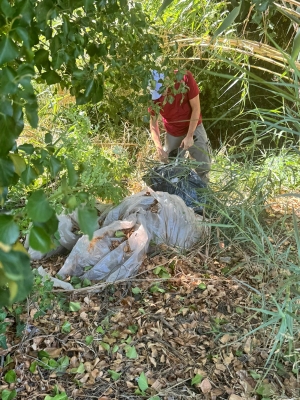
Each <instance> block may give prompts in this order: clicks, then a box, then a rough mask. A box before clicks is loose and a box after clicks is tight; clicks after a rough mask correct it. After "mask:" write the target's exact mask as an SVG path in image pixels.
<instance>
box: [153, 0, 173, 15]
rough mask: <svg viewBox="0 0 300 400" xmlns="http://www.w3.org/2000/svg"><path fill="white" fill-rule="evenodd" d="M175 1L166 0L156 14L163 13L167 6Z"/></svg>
mask: <svg viewBox="0 0 300 400" xmlns="http://www.w3.org/2000/svg"><path fill="white" fill-rule="evenodd" d="M172 2H173V0H164V1H163V3H162V5H161V6H160V7H159V9H158V11H157V14H156V16H159V15H161V14H162V13H163V12H164V11H165V9H166V8H167V7H169V5H170V4H171V3H172Z"/></svg>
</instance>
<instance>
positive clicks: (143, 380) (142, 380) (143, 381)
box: [138, 372, 149, 392]
mask: <svg viewBox="0 0 300 400" xmlns="http://www.w3.org/2000/svg"><path fill="white" fill-rule="evenodd" d="M138 385H139V388H140V390H141V391H142V392H144V391H145V390H147V389H148V387H149V386H148V380H147V377H146V375H145V373H144V372H142V373H141V375H140V376H139V379H138Z"/></svg>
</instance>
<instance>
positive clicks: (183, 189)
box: [143, 163, 207, 215]
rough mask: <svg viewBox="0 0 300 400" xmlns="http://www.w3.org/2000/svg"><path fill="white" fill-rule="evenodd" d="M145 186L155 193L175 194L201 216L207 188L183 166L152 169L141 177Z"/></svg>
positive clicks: (194, 174)
mask: <svg viewBox="0 0 300 400" xmlns="http://www.w3.org/2000/svg"><path fill="white" fill-rule="evenodd" d="M143 179H144V181H145V182H146V184H147V185H148V186H149V187H151V189H153V190H155V191H162V192H167V193H170V194H177V196H179V197H181V198H182V200H183V201H184V202H185V204H186V205H187V206H188V207H191V208H192V209H193V210H194V212H195V213H197V214H201V215H202V214H203V208H204V206H205V204H206V196H205V190H203V189H205V188H206V187H207V185H206V183H204V182H203V181H202V180H201V178H200V177H199V175H198V174H197V173H196V172H195V171H193V170H192V169H191V168H189V167H188V166H185V165H183V164H178V165H176V164H174V163H170V164H164V165H160V166H158V167H153V168H152V169H150V170H149V171H148V172H147V174H145V176H144V177H143Z"/></svg>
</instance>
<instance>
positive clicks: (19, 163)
mask: <svg viewBox="0 0 300 400" xmlns="http://www.w3.org/2000/svg"><path fill="white" fill-rule="evenodd" d="M9 157H10V159H11V160H12V162H13V163H14V167H15V172H16V174H18V175H19V176H21V174H22V172H23V171H25V169H26V163H25V161H24V158H23V157H21V156H19V155H18V154H13V153H10V154H9Z"/></svg>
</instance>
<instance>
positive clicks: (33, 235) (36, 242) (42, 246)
mask: <svg viewBox="0 0 300 400" xmlns="http://www.w3.org/2000/svg"><path fill="white" fill-rule="evenodd" d="M29 245H30V247H32V248H33V249H34V250H38V251H40V252H41V253H47V251H49V250H51V249H52V248H53V244H52V241H51V237H50V236H49V235H48V233H47V232H46V231H45V229H44V228H42V227H40V226H33V227H32V228H31V229H30V233H29Z"/></svg>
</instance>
